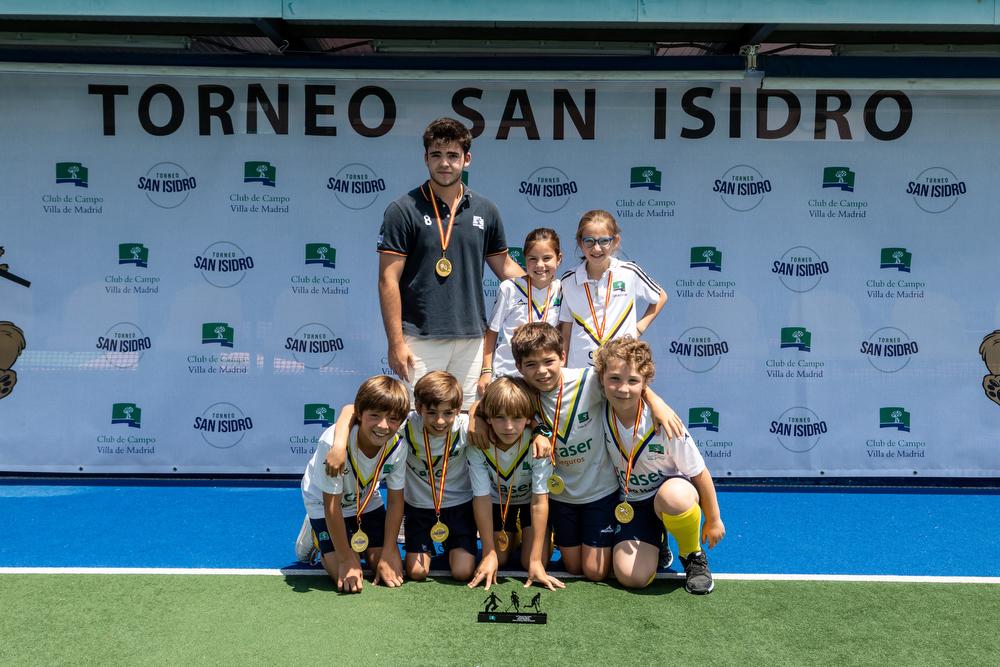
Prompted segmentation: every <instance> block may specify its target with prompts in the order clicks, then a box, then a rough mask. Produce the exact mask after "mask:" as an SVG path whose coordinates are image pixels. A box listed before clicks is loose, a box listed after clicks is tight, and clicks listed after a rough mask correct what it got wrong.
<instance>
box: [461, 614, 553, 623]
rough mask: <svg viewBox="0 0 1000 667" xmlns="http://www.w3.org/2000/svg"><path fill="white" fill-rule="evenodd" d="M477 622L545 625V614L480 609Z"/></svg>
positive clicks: (546, 621) (546, 617) (546, 620)
mask: <svg viewBox="0 0 1000 667" xmlns="http://www.w3.org/2000/svg"><path fill="white" fill-rule="evenodd" d="M476 622H477V623H519V624H521V625H545V624H546V623H548V616H547V615H546V614H513V613H510V612H506V611H481V612H479V618H477V619H476Z"/></svg>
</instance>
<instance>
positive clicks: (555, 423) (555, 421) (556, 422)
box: [539, 371, 563, 468]
mask: <svg viewBox="0 0 1000 667" xmlns="http://www.w3.org/2000/svg"><path fill="white" fill-rule="evenodd" d="M562 399H563V379H562V371H560V372H559V393H558V394H557V395H556V411H555V413H554V414H553V415H552V417H553V419H552V435H551V436H550V437H549V443H550V444H551V445H552V452H551V453H550V454H549V456H550V457H551V458H552V467H553V468H554V467H555V465H556V442H557V440H558V439H559V413H560V412H561V411H562ZM539 407H541V404H539ZM541 413H542V416H543V417H544V416H545V410H541Z"/></svg>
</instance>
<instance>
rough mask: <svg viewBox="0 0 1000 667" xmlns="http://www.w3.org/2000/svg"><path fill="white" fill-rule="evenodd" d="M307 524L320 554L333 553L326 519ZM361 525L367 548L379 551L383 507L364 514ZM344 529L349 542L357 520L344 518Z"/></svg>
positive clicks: (355, 528)
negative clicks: (310, 525)
mask: <svg viewBox="0 0 1000 667" xmlns="http://www.w3.org/2000/svg"><path fill="white" fill-rule="evenodd" d="M309 523H310V524H312V529H313V535H314V536H315V537H316V542H317V543H318V544H319V550H320V552H321V553H322V554H323V555H324V556H325V555H326V554H328V553H333V552H334V551H335V549H334V548H333V540H332V539H331V538H330V533H328V532H327V531H326V519H313V518H310V519H309ZM361 525H362V526H363V527H364V529H365V534H366V535H368V548H369V549H381V548H382V543H383V542H385V507H376V508H375V509H373V510H368V511H367V512H365V515H364V516H363V517H362V520H361ZM344 527H345V528H346V529H347V541H348V542H350V541H351V536H352V535H354V533H356V532H357V530H358V518H357V517H355V516H345V517H344Z"/></svg>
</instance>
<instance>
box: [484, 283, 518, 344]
mask: <svg viewBox="0 0 1000 667" xmlns="http://www.w3.org/2000/svg"><path fill="white" fill-rule="evenodd" d="M513 287H514V283H512V282H511V281H510V280H505V281H503V282H502V283H500V289H498V290H497V299H496V301H495V302H494V303H493V312H492V313H491V314H490V321H489V327H490V330H491V331H495V332H496V333H500V332H501V331H502V330H503V321H504V319H505V316H506V314H507V309H508V308H510V294H511V292H512V291H513V289H512V288H513Z"/></svg>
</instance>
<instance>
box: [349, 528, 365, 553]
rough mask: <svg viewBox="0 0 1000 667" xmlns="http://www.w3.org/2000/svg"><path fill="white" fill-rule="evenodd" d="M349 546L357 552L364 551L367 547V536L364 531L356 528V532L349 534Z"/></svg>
mask: <svg viewBox="0 0 1000 667" xmlns="http://www.w3.org/2000/svg"><path fill="white" fill-rule="evenodd" d="M351 548H352V549H354V551H355V552H357V553H359V554H360V553H364V550H365V549H367V548H368V536H367V535H366V534H365V531H363V530H361V529H360V528H358V532H356V533H354V535H352V536H351Z"/></svg>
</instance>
